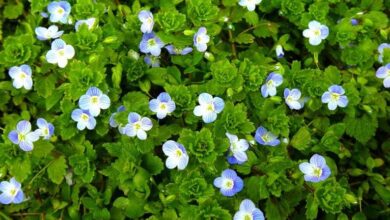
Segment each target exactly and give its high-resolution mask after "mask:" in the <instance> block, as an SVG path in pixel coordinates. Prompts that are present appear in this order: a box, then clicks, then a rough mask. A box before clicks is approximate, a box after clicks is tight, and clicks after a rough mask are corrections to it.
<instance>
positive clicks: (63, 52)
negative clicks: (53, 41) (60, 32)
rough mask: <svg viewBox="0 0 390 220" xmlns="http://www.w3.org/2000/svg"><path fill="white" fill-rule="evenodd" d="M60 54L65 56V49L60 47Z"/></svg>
mask: <svg viewBox="0 0 390 220" xmlns="http://www.w3.org/2000/svg"><path fill="white" fill-rule="evenodd" d="M57 53H58V55H59V56H60V57H63V56H65V49H60V50H58V52H57Z"/></svg>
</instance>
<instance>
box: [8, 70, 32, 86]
mask: <svg viewBox="0 0 390 220" xmlns="http://www.w3.org/2000/svg"><path fill="white" fill-rule="evenodd" d="M8 75H9V76H10V77H11V78H12V79H13V80H14V81H13V83H12V85H13V86H14V87H15V88H16V89H20V88H22V87H24V88H25V89H27V90H30V89H31V88H32V85H33V81H32V78H31V75H32V73H31V67H30V66H29V65H26V64H23V65H21V66H14V67H11V69H9V71H8Z"/></svg>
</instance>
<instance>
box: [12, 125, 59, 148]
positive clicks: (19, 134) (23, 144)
mask: <svg viewBox="0 0 390 220" xmlns="http://www.w3.org/2000/svg"><path fill="white" fill-rule="evenodd" d="M37 126H38V129H37V130H35V131H31V123H30V122H29V121H26V120H22V121H20V122H18V124H17V125H16V130H13V131H11V132H10V133H9V134H8V138H9V139H10V141H11V142H12V143H14V144H17V145H19V147H20V149H22V150H23V151H32V150H33V149H34V142H36V141H37V140H38V139H39V137H43V139H45V140H48V139H50V138H51V136H52V135H53V134H54V126H53V124H51V123H49V122H47V121H46V120H45V119H43V118H38V120H37Z"/></svg>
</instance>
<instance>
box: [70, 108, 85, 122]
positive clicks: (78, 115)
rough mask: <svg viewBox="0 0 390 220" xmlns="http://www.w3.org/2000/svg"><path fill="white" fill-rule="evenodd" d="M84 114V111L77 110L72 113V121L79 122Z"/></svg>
mask: <svg viewBox="0 0 390 220" xmlns="http://www.w3.org/2000/svg"><path fill="white" fill-rule="evenodd" d="M82 114H83V110H81V109H75V110H73V111H72V116H71V117H72V119H73V120H74V121H79V120H80V118H81V115H82Z"/></svg>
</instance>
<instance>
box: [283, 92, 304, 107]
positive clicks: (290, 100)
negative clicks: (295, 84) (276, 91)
mask: <svg viewBox="0 0 390 220" xmlns="http://www.w3.org/2000/svg"><path fill="white" fill-rule="evenodd" d="M301 95H302V94H301V91H299V89H292V90H290V89H288V88H285V89H284V99H285V100H286V104H287V105H288V107H289V108H290V109H295V110H299V109H301V108H303V106H304V99H303V98H301Z"/></svg>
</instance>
